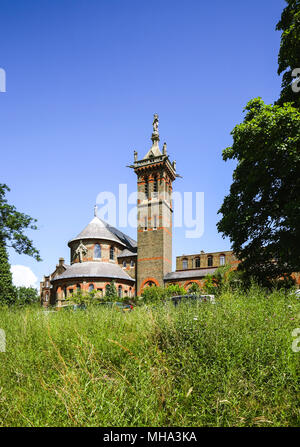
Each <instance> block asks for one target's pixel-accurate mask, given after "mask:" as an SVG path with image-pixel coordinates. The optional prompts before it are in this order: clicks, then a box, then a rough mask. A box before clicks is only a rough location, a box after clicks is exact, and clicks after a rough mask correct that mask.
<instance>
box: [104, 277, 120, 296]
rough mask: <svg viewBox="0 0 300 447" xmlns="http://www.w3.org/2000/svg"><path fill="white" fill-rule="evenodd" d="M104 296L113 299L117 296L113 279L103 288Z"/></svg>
mask: <svg viewBox="0 0 300 447" xmlns="http://www.w3.org/2000/svg"><path fill="white" fill-rule="evenodd" d="M105 296H106V297H107V298H114V299H115V298H116V297H117V296H118V292H117V288H116V285H115V282H114V281H112V282H111V283H109V284H107V286H106V289H105Z"/></svg>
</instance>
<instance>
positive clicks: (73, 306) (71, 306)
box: [56, 303, 86, 310]
mask: <svg viewBox="0 0 300 447" xmlns="http://www.w3.org/2000/svg"><path fill="white" fill-rule="evenodd" d="M85 309H86V305H85V304H84V303H82V304H63V305H62V306H60V307H57V308H56V310H85Z"/></svg>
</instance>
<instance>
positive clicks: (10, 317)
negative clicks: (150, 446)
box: [0, 288, 300, 426]
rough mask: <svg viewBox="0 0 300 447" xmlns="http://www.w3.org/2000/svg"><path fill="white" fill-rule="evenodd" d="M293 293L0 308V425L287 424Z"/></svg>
mask: <svg viewBox="0 0 300 447" xmlns="http://www.w3.org/2000/svg"><path fill="white" fill-rule="evenodd" d="M299 312H300V308H299V303H298V301H297V299H296V298H295V297H291V296H285V295H284V294H283V293H281V292H274V293H273V294H271V295H269V296H267V295H265V294H264V293H263V292H262V291H261V290H259V289H257V288H252V290H251V291H250V292H249V293H247V294H245V293H242V292H239V291H237V292H235V293H233V292H224V293H223V294H222V295H221V296H220V297H219V298H218V300H217V303H216V304H215V305H213V304H209V303H203V304H200V305H187V304H182V305H179V306H177V307H176V308H175V307H174V306H173V305H172V304H168V305H158V306H156V307H146V306H143V307H139V308H136V309H135V310H134V311H133V312H132V313H129V314H123V313H120V312H117V311H113V310H111V309H109V308H106V309H105V308H96V307H91V308H89V309H88V310H86V311H76V312H72V311H70V312H66V311H60V312H53V313H45V312H44V311H43V310H42V309H39V308H36V307H28V308H23V309H12V308H11V309H0V328H2V329H4V330H5V331H6V339H7V346H6V352H5V353H0V362H1V363H0V425H1V426H280V425H282V426H296V425H299V421H300V412H299V372H300V371H299V360H300V353H295V352H293V351H292V349H291V345H292V341H293V338H292V331H293V329H295V328H296V327H299V326H300V321H299Z"/></svg>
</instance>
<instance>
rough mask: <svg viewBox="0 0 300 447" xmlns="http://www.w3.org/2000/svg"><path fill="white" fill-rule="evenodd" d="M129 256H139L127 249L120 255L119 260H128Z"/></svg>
mask: <svg viewBox="0 0 300 447" xmlns="http://www.w3.org/2000/svg"><path fill="white" fill-rule="evenodd" d="M128 256H137V252H136V251H135V252H134V251H130V250H128V249H127V248H125V250H123V251H122V253H120V254H119V255H118V258H127V257H128Z"/></svg>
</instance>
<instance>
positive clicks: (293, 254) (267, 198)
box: [217, 98, 300, 282]
mask: <svg viewBox="0 0 300 447" xmlns="http://www.w3.org/2000/svg"><path fill="white" fill-rule="evenodd" d="M245 111H246V116H245V119H244V122H243V123H241V124H238V125H237V126H236V127H235V128H234V129H233V131H232V136H233V145H232V146H231V147H228V148H227V149H225V150H224V151H223V159H224V160H225V161H226V160H229V159H234V160H237V167H236V169H235V171H234V173H233V183H232V185H231V187H230V194H229V195H227V196H226V197H225V199H224V202H223V204H222V206H221V208H220V210H219V213H222V214H223V217H222V219H221V220H220V221H219V223H218V224H217V228H218V230H219V231H220V232H222V233H223V236H228V237H229V238H230V241H231V243H232V248H233V250H234V252H235V254H236V255H237V257H238V258H239V259H240V260H242V262H241V264H240V266H239V268H240V269H244V270H246V271H247V273H248V275H249V276H252V277H255V278H256V279H258V280H259V281H260V282H264V280H265V279H267V278H268V279H271V278H277V277H279V276H281V275H283V274H291V273H292V272H296V271H300V244H299V240H300V225H299V218H300V176H299V172H300V150H299V148H300V111H299V110H298V109H296V108H294V107H293V106H292V105H291V104H286V105H285V106H284V107H281V106H279V105H266V104H265V103H264V102H263V101H262V99H260V98H256V99H253V100H251V101H250V102H249V103H248V104H247V106H246V108H245Z"/></svg>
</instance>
